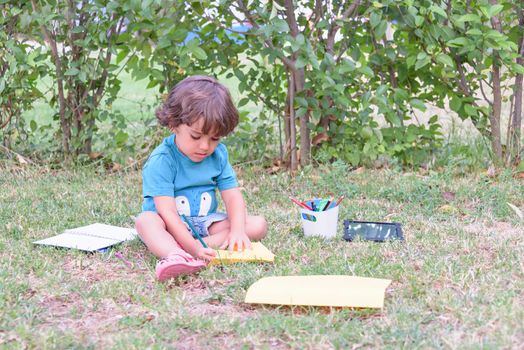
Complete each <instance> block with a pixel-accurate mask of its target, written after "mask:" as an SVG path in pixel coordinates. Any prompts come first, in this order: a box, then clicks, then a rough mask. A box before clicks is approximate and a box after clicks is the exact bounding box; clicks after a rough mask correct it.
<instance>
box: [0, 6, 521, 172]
mask: <svg viewBox="0 0 524 350" xmlns="http://www.w3.org/2000/svg"><path fill="white" fill-rule="evenodd" d="M0 11H1V13H2V17H1V19H0V38H1V39H2V40H1V42H0V48H1V50H2V51H1V52H0V70H1V72H2V75H1V77H0V92H1V97H0V103H1V109H0V112H1V119H0V122H1V123H0V126H1V129H0V133H1V137H2V140H3V144H4V146H5V147H7V148H13V149H23V148H24V146H27V144H28V143H31V142H32V141H31V138H30V136H28V135H29V134H30V133H28V131H33V132H34V131H37V130H38V131H39V132H41V133H43V134H44V135H47V136H48V138H49V139H50V140H51V143H52V144H54V145H55V149H56V150H58V151H59V152H60V154H61V155H62V156H63V158H64V159H66V160H71V159H78V158H79V157H85V156H86V155H91V156H92V155H93V154H95V155H96V154H99V153H102V154H103V156H104V157H108V158H110V159H111V160H113V161H119V162H124V161H125V159H128V158H129V157H130V156H131V157H136V155H137V154H139V153H140V152H142V151H143V152H144V153H147V151H148V147H150V145H151V142H148V141H149V140H150V139H151V138H152V137H153V136H154V135H158V132H157V131H156V129H154V128H151V127H150V126H151V121H152V120H151V118H145V119H144V120H139V121H135V123H129V120H128V116H127V115H126V111H119V110H114V109H113V102H114V101H115V100H116V99H117V98H118V93H119V91H120V88H121V85H122V78H121V74H120V73H121V72H122V71H123V70H125V71H127V72H129V73H130V74H131V75H132V77H133V79H135V80H137V81H138V80H142V79H146V81H147V88H148V89H157V90H155V91H159V92H160V93H166V92H167V91H168V89H169V88H170V87H171V86H172V85H173V84H175V83H176V82H177V81H179V80H180V79H182V78H183V77H185V76H187V75H190V74H197V73H199V74H213V75H217V76H218V77H219V78H220V79H223V80H226V81H231V84H234V86H235V88H236V89H238V93H239V95H240V98H239V100H238V106H239V108H240V110H241V117H242V123H241V126H240V127H239V128H238V130H237V132H236V133H235V134H233V135H232V136H231V137H229V138H228V140H227V141H226V142H228V143H230V144H233V145H234V146H235V147H233V151H232V153H233V154H234V156H235V157H236V158H237V160H245V161H253V160H260V159H267V158H275V157H276V156H277V155H278V157H279V158H281V160H282V161H283V162H284V163H285V164H287V165H288V166H289V167H290V168H291V169H295V168H296V167H297V166H298V164H299V163H301V164H302V165H305V164H307V163H309V161H310V159H311V156H313V157H314V158H316V159H317V160H324V161H332V160H335V159H342V160H345V161H347V162H349V163H351V164H352V165H354V166H357V165H361V164H368V163H370V162H373V161H375V160H377V159H379V158H381V157H386V158H394V159H396V160H397V161H398V162H400V163H402V164H409V165H418V164H421V163H424V162H427V161H428V160H429V159H430V157H431V156H432V155H433V154H434V153H435V152H438V151H439V148H440V146H441V145H442V142H443V140H442V133H441V129H440V124H441V120H439V118H440V117H439V116H438V115H434V116H432V117H431V118H429V120H428V121H426V122H422V123H418V122H414V115H415V114H416V113H420V112H426V108H427V106H428V105H431V106H437V107H440V108H444V107H446V106H449V108H451V110H453V111H454V112H456V113H457V114H458V116H459V117H460V118H461V119H464V120H466V119H469V120H471V121H472V122H473V125H474V127H475V128H476V129H477V130H478V131H479V132H480V134H481V135H483V137H486V138H487V139H489V140H490V142H491V150H492V152H491V153H492V157H493V160H494V162H495V163H497V164H507V165H509V164H512V163H515V162H518V161H519V159H520V155H521V151H522V146H521V133H520V130H521V115H522V75H523V73H524V67H523V66H522V60H523V56H524V51H523V50H524V48H523V40H524V39H523V38H524V33H523V32H522V30H521V29H522V26H523V25H524V14H523V11H524V10H523V4H522V2H513V1H496V0H490V1H487V0H482V1H467V2H464V1H455V0H448V1H441V2H434V1H416V0H384V1H373V2H371V1H360V0H354V1H353V2H337V1H335V2H333V3H324V2H318V1H300V0H297V1H285V2H276V1H269V2H267V1H259V0H254V1H250V2H244V1H243V0H236V1H231V0H224V1H220V2H211V1H201V2H188V1H184V0H177V1H175V2H167V1H163V0H149V1H122V0H105V1H96V0H95V1H87V0H85V1H76V2H74V1H70V2H56V1H53V0H42V1H37V0H32V1H31V2H22V1H5V0H4V1H0ZM519 28H520V29H519ZM42 79H49V80H50V82H51V83H50V84H51V86H50V87H49V88H48V89H45V88H42V86H41V85H40V84H38V82H39V81H41V80H42ZM505 89H506V90H505ZM158 97H159V98H161V96H158ZM35 99H41V100H43V101H45V103H46V104H48V105H49V106H51V108H52V109H53V111H54V112H53V114H54V119H55V120H56V123H54V124H51V125H38V124H37V122H35V121H34V120H32V121H31V123H29V125H28V123H25V122H24V119H23V118H21V117H20V115H21V113H22V112H27V111H31V108H32V106H34V101H35ZM505 99H506V100H509V102H510V104H511V109H510V110H509V111H507V112H504V111H503V110H502V108H501V106H502V103H503V102H505ZM416 110H419V111H420V112H416ZM33 112H34V111H33ZM151 115H152V114H151ZM503 121H508V122H507V123H506V124H507V125H508V128H507V130H503V129H502V124H503V123H502V122H503ZM24 135H25V136H24ZM101 140H103V141H101ZM247 140H251V141H254V143H256V144H257V146H258V147H257V148H256V150H253V148H252V147H249V145H250V144H253V143H247V142H246V141H247ZM93 145H97V146H96V149H94V148H93ZM100 145H101V146H100Z"/></svg>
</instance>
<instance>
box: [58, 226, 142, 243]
mask: <svg viewBox="0 0 524 350" xmlns="http://www.w3.org/2000/svg"><path fill="white" fill-rule="evenodd" d="M64 233H74V234H82V235H86V236H95V237H103V238H108V239H113V240H116V241H119V242H123V241H129V240H132V239H135V238H136V236H137V233H136V231H135V230H134V229H132V228H125V227H118V226H112V225H106V224H99V223H96V224H92V225H87V226H82V227H76V228H72V229H68V230H65V232H64Z"/></svg>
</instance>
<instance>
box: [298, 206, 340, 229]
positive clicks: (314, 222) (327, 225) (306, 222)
mask: <svg viewBox="0 0 524 350" xmlns="http://www.w3.org/2000/svg"><path fill="white" fill-rule="evenodd" d="M305 204H306V205H305V206H301V207H300V219H301V221H302V227H303V228H304V235H306V236H320V237H324V238H333V237H335V236H336V235H337V226H338V205H337V203H335V202H332V203H331V202H330V201H328V200H326V199H314V200H311V201H307V202H305ZM306 207H308V208H311V209H312V210H309V209H308V208H306Z"/></svg>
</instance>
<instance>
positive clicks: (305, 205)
mask: <svg viewBox="0 0 524 350" xmlns="http://www.w3.org/2000/svg"><path fill="white" fill-rule="evenodd" d="M288 198H289V199H291V201H292V202H293V203H295V204H296V205H298V206H300V207H302V208H304V209H307V210H311V211H313V209H312V208H310V207H309V206H308V205H307V204H306V203H304V202H301V201H299V200H298V199H295V198H293V197H291V196H288Z"/></svg>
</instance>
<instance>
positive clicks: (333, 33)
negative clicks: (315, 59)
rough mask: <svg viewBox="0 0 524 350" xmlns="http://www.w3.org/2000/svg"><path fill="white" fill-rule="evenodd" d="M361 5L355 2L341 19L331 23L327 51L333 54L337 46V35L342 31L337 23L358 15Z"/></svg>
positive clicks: (358, 0) (357, 0)
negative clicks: (357, 11)
mask: <svg viewBox="0 0 524 350" xmlns="http://www.w3.org/2000/svg"><path fill="white" fill-rule="evenodd" d="M359 5H360V0H355V1H354V2H353V3H352V4H351V5H350V6H349V7H348V8H347V9H346V10H345V11H344V12H343V13H342V15H341V16H340V17H337V18H335V19H334V20H333V22H332V23H331V27H330V28H329V31H328V37H327V40H326V51H327V52H329V53H330V54H333V48H334V46H335V37H336V35H337V32H338V30H339V29H340V25H338V24H337V21H339V20H340V21H344V20H346V19H348V18H349V16H352V15H354V14H355V13H356V10H357V9H358V6H359Z"/></svg>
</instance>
